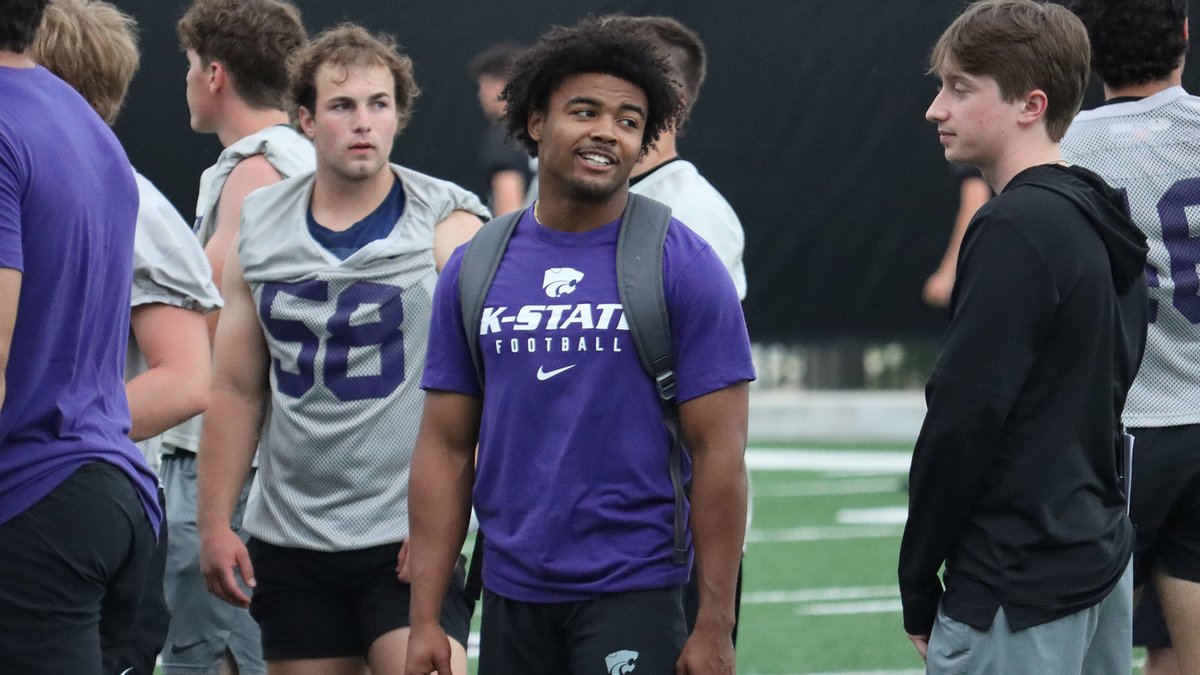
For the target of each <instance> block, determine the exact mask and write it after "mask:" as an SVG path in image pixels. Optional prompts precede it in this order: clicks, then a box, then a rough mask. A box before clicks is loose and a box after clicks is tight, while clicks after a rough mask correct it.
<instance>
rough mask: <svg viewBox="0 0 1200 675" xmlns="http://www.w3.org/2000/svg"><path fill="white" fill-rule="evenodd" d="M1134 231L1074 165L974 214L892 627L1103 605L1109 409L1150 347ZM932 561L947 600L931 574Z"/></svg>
mask: <svg viewBox="0 0 1200 675" xmlns="http://www.w3.org/2000/svg"><path fill="white" fill-rule="evenodd" d="M1145 257H1146V247H1145V238H1144V236H1143V235H1142V234H1141V232H1139V231H1138V230H1137V228H1136V227H1135V226H1134V225H1133V223H1132V222H1130V221H1129V217H1128V215H1127V212H1126V210H1125V208H1124V204H1123V201H1122V200H1121V197H1120V195H1119V193H1116V192H1115V191H1113V190H1112V189H1111V188H1109V187H1108V186H1107V185H1105V184H1104V183H1103V181H1101V180H1100V178H1099V177H1097V176H1096V175H1095V174H1092V173H1091V172H1088V171H1086V170H1084V169H1079V168H1076V167H1072V168H1066V167H1057V166H1049V165H1043V166H1036V167H1032V168H1030V169H1026V170H1025V171H1023V172H1021V173H1020V174H1018V175H1017V176H1016V177H1014V178H1013V180H1012V181H1011V182H1010V183H1009V184H1008V186H1007V187H1005V189H1004V191H1003V192H1002V193H1001V194H1000V195H999V196H997V197H996V198H994V199H992V200H991V201H990V202H988V203H987V204H986V205H985V206H984V207H983V208H981V209H980V210H979V212H978V214H976V216H975V218H974V219H973V220H972V221H971V224H970V226H969V227H968V228H967V232H966V235H965V236H964V238H963V244H962V249H961V251H960V252H959V260H958V279H957V282H956V284H955V288H954V293H953V296H952V297H951V303H950V309H951V320H950V326H949V329H948V331H947V335H946V340H945V343H944V346H943V349H942V352H941V354H940V355H939V356H938V360H937V363H936V364H935V366H934V369H933V373H932V375H931V376H930V378H929V384H928V386H927V388H926V401H927V403H928V406H929V410H928V413H927V415H926V417H925V423H924V425H923V426H922V429H921V434H920V437H919V438H918V440H917V445H916V448H915V450H914V452H913V462H912V469H911V471H910V475H909V484H910V489H911V492H910V497H909V518H908V524H907V526H906V527H905V531H904V539H903V541H902V543H901V548H900V566H899V577H900V592H901V598H902V600H903V604H904V627H905V630H906V631H907V632H909V633H910V634H914V635H919V634H928V633H929V630H930V627H931V626H932V625H933V622H934V619H935V615H936V612H937V607H938V601H939V598H940V600H941V602H942V610H943V611H944V612H945V613H946V615H947V616H949V617H951V618H953V619H955V620H958V621H961V622H963V623H966V624H969V625H971V626H974V627H975V628H978V629H980V630H987V629H988V628H989V627H990V626H991V623H992V619H993V617H994V616H995V614H996V611H997V609H998V608H999V607H1000V606H1003V607H1004V612H1005V615H1006V616H1007V618H1008V621H1009V624H1010V626H1011V627H1012V628H1013V630H1020V629H1021V628H1025V627H1028V626H1034V625H1038V624H1041V623H1045V622H1048V621H1052V620H1054V619H1057V618H1060V617H1063V616H1067V615H1068V614H1072V613H1074V612H1077V611H1080V610H1082V609H1086V608H1088V607H1090V606H1092V605H1094V604H1096V603H1097V602H1099V601H1100V600H1102V599H1103V598H1104V597H1105V596H1106V595H1107V594H1108V592H1109V590H1110V589H1111V588H1112V587H1113V585H1115V584H1116V582H1117V581H1118V580H1119V579H1120V577H1121V574H1122V573H1123V572H1124V570H1125V568H1126V566H1127V565H1128V564H1129V559H1130V553H1131V552H1132V548H1133V536H1134V535H1133V527H1132V525H1131V524H1130V522H1129V519H1128V517H1127V516H1126V514H1125V497H1124V495H1123V494H1122V492H1121V482H1120V478H1119V471H1120V469H1119V466H1120V465H1121V461H1122V460H1121V457H1122V450H1121V447H1122V446H1121V439H1120V413H1121V410H1122V408H1123V407H1124V404H1125V396H1126V393H1127V392H1128V390H1129V385H1130V383H1131V382H1132V381H1133V376H1134V374H1135V373H1136V372H1137V368H1138V365H1139V363H1140V361H1141V355H1142V349H1143V347H1144V345H1145V329H1146V306H1147V304H1146V303H1147V301H1146V284H1145V278H1144V277H1143V275H1142V268H1143V266H1144V264H1145ZM943 563H945V566H946V572H945V575H944V578H945V586H946V589H945V595H944V596H943V595H942V593H943V591H942V585H941V583H940V582H939V580H938V576H937V573H938V569H939V568H940V567H941V566H942V564H943Z"/></svg>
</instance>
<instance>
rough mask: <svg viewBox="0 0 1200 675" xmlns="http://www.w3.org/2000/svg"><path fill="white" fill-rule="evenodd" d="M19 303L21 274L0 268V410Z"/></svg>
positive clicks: (5, 387) (2, 405) (5, 386)
mask: <svg viewBox="0 0 1200 675" xmlns="http://www.w3.org/2000/svg"><path fill="white" fill-rule="evenodd" d="M20 301H21V273H20V272H18V271H17V270H14V269H11V268H7V267H0V408H3V407H4V393H5V391H6V390H7V381H6V379H5V377H4V373H5V372H6V371H7V369H8V354H9V351H10V350H11V349H12V338H13V332H14V331H15V330H16V327H17V305H18V304H20Z"/></svg>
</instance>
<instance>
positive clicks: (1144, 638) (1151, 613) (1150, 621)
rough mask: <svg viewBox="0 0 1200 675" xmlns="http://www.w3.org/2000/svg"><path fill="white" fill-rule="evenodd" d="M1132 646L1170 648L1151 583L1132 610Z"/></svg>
mask: <svg viewBox="0 0 1200 675" xmlns="http://www.w3.org/2000/svg"><path fill="white" fill-rule="evenodd" d="M1135 452H1136V451H1135ZM1133 646H1135V647H1149V648H1151V649H1162V648H1164V647H1170V646H1171V635H1170V633H1168V632H1167V620H1166V619H1165V618H1164V617H1163V610H1162V604H1161V603H1160V602H1159V600H1158V589H1157V588H1155V585H1154V583H1153V582H1151V583H1148V584H1146V585H1145V586H1143V587H1142V597H1141V599H1140V600H1139V601H1138V606H1137V607H1134V608H1133Z"/></svg>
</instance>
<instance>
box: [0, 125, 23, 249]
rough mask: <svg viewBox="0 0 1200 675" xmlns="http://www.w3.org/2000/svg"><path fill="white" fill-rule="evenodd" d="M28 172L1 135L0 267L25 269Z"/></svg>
mask: <svg viewBox="0 0 1200 675" xmlns="http://www.w3.org/2000/svg"><path fill="white" fill-rule="evenodd" d="M23 183H24V172H23V171H21V170H20V168H19V164H18V162H17V156H16V153H15V152H14V151H13V148H12V146H11V145H9V143H8V139H7V138H5V137H4V136H0V267H5V268H10V269H14V270H17V271H18V272H24V271H25V255H24V249H23V248H22V246H21V195H22V194H24V191H25V189H24V186H23Z"/></svg>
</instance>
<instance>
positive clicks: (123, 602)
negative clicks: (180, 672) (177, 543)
mask: <svg viewBox="0 0 1200 675" xmlns="http://www.w3.org/2000/svg"><path fill="white" fill-rule="evenodd" d="M153 554H154V528H153V527H151V525H150V521H149V519H147V517H146V508H145V506H143V505H142V499H141V496H140V495H139V493H138V490H137V488H136V487H135V486H134V484H133V483H132V482H131V481H130V480H129V478H128V477H127V476H126V475H125V473H124V472H123V471H122V470H121V469H118V468H117V467H115V466H113V465H111V464H108V463H106V462H102V461H95V462H92V463H90V464H85V465H83V466H81V467H80V468H78V469H76V470H75V473H73V474H71V475H70V476H69V477H68V478H67V479H66V480H65V481H63V482H62V484H60V485H59V486H58V487H56V488H54V490H52V491H51V492H50V494H48V495H46V496H45V497H43V498H42V499H41V500H40V501H38V502H37V503H36V504H34V505H33V506H31V507H30V508H29V509H27V510H25V511H23V512H22V513H20V514H18V515H17V516H16V517H14V518H12V519H11V520H9V521H7V522H5V523H3V524H0V673H29V674H32V673H39V674H40V673H44V674H46V675H49V674H50V673H71V675H76V674H78V675H100V673H101V672H103V669H102V667H101V659H102V657H101V654H102V653H103V654H104V655H105V656H108V655H110V654H114V653H115V652H114V650H115V648H117V647H118V646H121V645H124V644H126V643H127V641H128V640H129V635H130V631H131V629H132V627H133V621H134V615H135V613H136V612H137V607H138V600H139V599H140V598H141V596H142V590H143V589H144V588H145V585H146V574H147V570H148V569H149V567H150V559H151V556H152V555H153ZM159 578H160V579H161V577H159ZM110 665H111V664H110ZM108 672H115V671H112V670H110V671H108Z"/></svg>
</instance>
